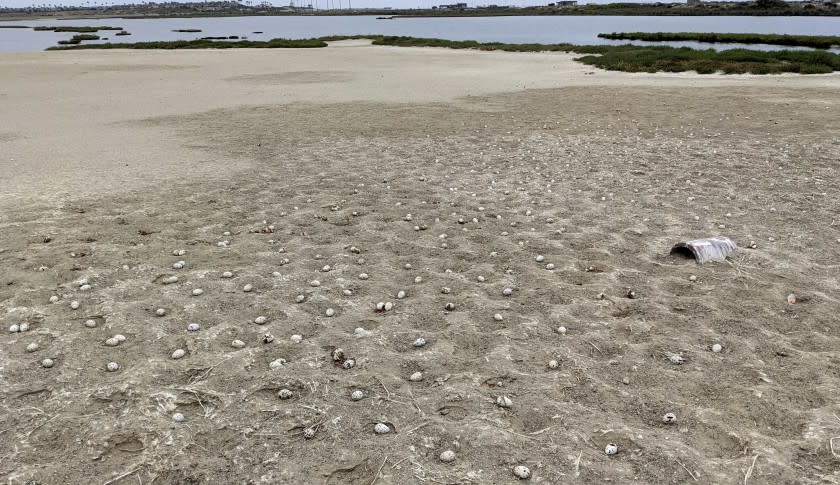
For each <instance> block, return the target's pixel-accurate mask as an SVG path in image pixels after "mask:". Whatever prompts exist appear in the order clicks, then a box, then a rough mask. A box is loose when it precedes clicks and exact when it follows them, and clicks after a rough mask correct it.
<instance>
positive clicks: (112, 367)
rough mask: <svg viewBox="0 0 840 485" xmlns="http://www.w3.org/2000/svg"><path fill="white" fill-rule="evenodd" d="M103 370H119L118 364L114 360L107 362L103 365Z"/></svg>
mask: <svg viewBox="0 0 840 485" xmlns="http://www.w3.org/2000/svg"><path fill="white" fill-rule="evenodd" d="M105 370H107V371H108V372H117V371H118V370H120V365H119V364H117V363H116V362H108V364H107V365H106V366H105Z"/></svg>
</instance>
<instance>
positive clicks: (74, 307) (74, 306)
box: [70, 300, 79, 310]
mask: <svg viewBox="0 0 840 485" xmlns="http://www.w3.org/2000/svg"><path fill="white" fill-rule="evenodd" d="M70 308H71V309H72V310H78V309H79V302H77V301H75V300H73V301H71V302H70Z"/></svg>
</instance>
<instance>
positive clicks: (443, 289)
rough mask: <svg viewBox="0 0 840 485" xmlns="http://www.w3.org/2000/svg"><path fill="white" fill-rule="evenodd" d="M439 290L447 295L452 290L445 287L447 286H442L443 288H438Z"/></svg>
mask: <svg viewBox="0 0 840 485" xmlns="http://www.w3.org/2000/svg"><path fill="white" fill-rule="evenodd" d="M440 292H441V293H443V294H444V295H448V294H449V293H451V292H452V289H451V288H449V287H447V286H444V287H443V288H441V289H440Z"/></svg>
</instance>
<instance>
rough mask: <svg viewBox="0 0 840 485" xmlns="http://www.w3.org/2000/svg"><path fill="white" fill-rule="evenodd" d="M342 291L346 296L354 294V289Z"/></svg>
mask: <svg viewBox="0 0 840 485" xmlns="http://www.w3.org/2000/svg"><path fill="white" fill-rule="evenodd" d="M342 293H343V294H344V296H352V295H353V290H344V291H342Z"/></svg>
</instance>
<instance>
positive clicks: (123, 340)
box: [114, 334, 125, 343]
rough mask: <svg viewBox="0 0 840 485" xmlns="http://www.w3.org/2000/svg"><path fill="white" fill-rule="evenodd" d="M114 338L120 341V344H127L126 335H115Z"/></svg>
mask: <svg viewBox="0 0 840 485" xmlns="http://www.w3.org/2000/svg"><path fill="white" fill-rule="evenodd" d="M114 338H115V339H117V341H118V342H119V343H123V342H125V335H121V334H116V335H114Z"/></svg>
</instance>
